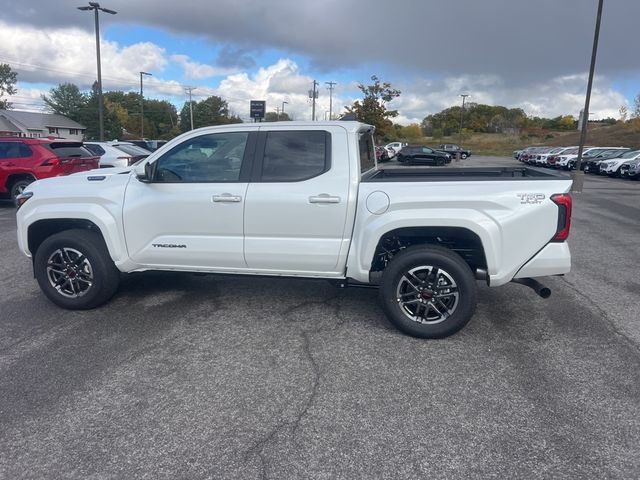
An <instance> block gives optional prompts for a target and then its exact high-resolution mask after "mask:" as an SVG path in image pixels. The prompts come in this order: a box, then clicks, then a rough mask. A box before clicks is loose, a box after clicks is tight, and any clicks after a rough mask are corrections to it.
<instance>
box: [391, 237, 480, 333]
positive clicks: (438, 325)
mask: <svg viewBox="0 0 640 480" xmlns="http://www.w3.org/2000/svg"><path fill="white" fill-rule="evenodd" d="M380 299H381V301H382V307H383V309H384V311H385V313H386V314H387V317H388V318H389V320H390V321H391V323H393V324H394V325H395V326H396V328H398V329H399V330H401V331H402V332H404V333H406V334H408V335H411V336H414V337H420V338H443V337H448V336H449V335H452V334H454V333H456V332H457V331H458V330H460V329H461V328H462V327H464V326H465V325H466V324H467V323H468V322H469V320H470V319H471V317H472V316H473V313H474V311H475V308H476V303H477V286H476V280H475V277H474V275H473V272H472V271H471V269H470V268H469V266H468V265H467V264H466V262H465V261H464V260H463V259H462V258H461V257H460V256H459V255H458V254H456V253H455V252H452V251H451V250H448V249H446V248H443V247H439V246H422V245H416V246H413V247H409V248H407V249H405V250H403V251H402V252H401V253H399V254H397V255H396V256H395V257H394V258H393V260H392V261H391V262H390V263H389V265H388V266H387V268H386V269H385V270H384V273H383V275H382V283H381V285H380Z"/></svg>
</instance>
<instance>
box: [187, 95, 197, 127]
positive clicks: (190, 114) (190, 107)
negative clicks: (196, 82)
mask: <svg viewBox="0 0 640 480" xmlns="http://www.w3.org/2000/svg"><path fill="white" fill-rule="evenodd" d="M195 89H196V87H185V91H186V92H187V93H188V94H189V117H190V118H191V130H193V99H192V95H191V94H192V92H193V91H194V90H195Z"/></svg>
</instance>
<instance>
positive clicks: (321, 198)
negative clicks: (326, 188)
mask: <svg viewBox="0 0 640 480" xmlns="http://www.w3.org/2000/svg"><path fill="white" fill-rule="evenodd" d="M309 203H340V197H334V196H332V195H329V194H328V193H321V194H320V195H316V196H313V197H309Z"/></svg>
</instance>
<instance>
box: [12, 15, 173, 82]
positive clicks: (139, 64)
mask: <svg viewBox="0 0 640 480" xmlns="http://www.w3.org/2000/svg"><path fill="white" fill-rule="evenodd" d="M0 45H2V50H0V62H6V63H9V64H10V65H11V66H12V68H13V69H14V70H15V71H17V72H18V80H19V81H21V82H50V83H53V84H56V85H57V84H58V83H62V82H74V83H77V84H79V86H81V87H83V88H87V87H89V86H90V85H91V84H92V83H93V82H94V81H95V79H96V56H95V55H96V53H95V36H94V35H92V34H90V33H88V32H86V31H84V30H80V29H78V28H65V29H58V30H56V29H46V30H42V29H37V28H33V27H28V26H23V25H9V24H7V23H4V22H2V21H0ZM5 55H6V57H5ZM101 58H102V81H103V86H104V87H105V88H132V87H135V86H136V85H137V80H138V78H139V77H138V75H139V73H138V72H140V71H141V70H143V71H149V72H162V71H163V70H164V68H165V65H166V64H167V59H166V58H165V52H164V49H162V48H161V47H159V46H157V45H155V44H153V43H150V42H140V43H136V44H133V45H127V46H124V47H122V46H120V45H119V44H118V43H116V42H109V41H104V40H103V41H102V42H101Z"/></svg>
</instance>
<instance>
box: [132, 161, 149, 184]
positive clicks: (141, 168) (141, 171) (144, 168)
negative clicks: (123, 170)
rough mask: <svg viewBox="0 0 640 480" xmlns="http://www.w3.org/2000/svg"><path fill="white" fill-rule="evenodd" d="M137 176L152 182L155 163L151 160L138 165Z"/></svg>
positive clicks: (139, 178) (144, 181) (145, 181)
mask: <svg viewBox="0 0 640 480" xmlns="http://www.w3.org/2000/svg"><path fill="white" fill-rule="evenodd" d="M135 172H136V178H137V179H138V180H140V181H141V182H143V183H151V182H152V180H153V165H152V164H151V163H149V162H145V163H143V164H142V165H138V166H136V170H135Z"/></svg>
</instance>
